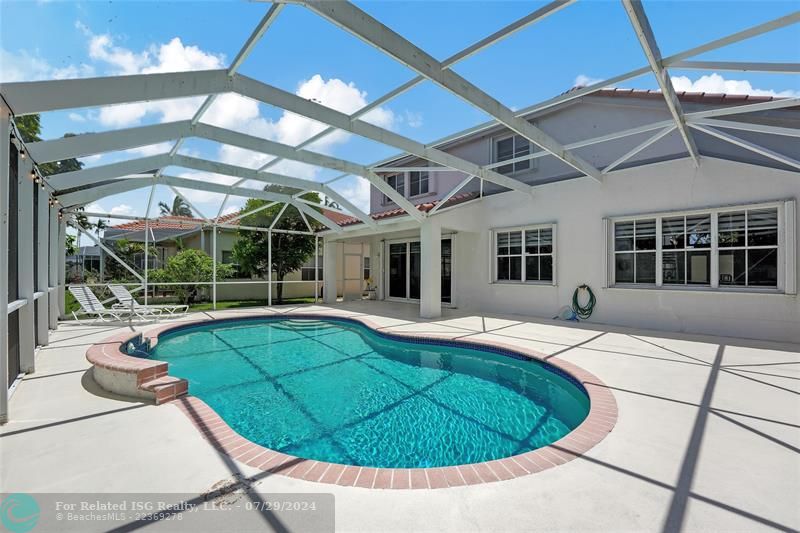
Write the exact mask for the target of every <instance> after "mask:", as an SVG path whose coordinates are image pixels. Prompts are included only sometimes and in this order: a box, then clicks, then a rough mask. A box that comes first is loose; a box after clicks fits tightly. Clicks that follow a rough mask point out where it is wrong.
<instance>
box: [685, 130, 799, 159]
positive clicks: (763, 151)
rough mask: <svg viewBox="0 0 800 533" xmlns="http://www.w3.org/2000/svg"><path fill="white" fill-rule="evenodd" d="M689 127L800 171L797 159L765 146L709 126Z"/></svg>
mask: <svg viewBox="0 0 800 533" xmlns="http://www.w3.org/2000/svg"><path fill="white" fill-rule="evenodd" d="M689 126H690V127H692V128H694V129H696V130H698V131H702V132H703V133H706V134H708V135H711V136H712V137H716V138H718V139H722V140H723V141H726V142H729V143H731V144H733V145H735V146H739V147H740V148H744V149H745V150H750V151H751V152H754V153H756V154H760V155H763V156H764V157H767V158H769V159H772V160H774V161H777V162H779V163H783V164H784V165H788V166H790V167H794V168H797V169H800V161H797V160H796V159H792V158H791V157H789V156H785V155H783V154H779V153H778V152H775V151H773V150H770V149H769V148H764V147H763V146H759V145H757V144H755V143H752V142H750V141H745V140H744V139H741V138H739V137H736V136H735V135H730V134H728V133H723V132H721V131H719V130H717V129H714V128H712V127H709V126H700V125H698V124H692V123H689Z"/></svg>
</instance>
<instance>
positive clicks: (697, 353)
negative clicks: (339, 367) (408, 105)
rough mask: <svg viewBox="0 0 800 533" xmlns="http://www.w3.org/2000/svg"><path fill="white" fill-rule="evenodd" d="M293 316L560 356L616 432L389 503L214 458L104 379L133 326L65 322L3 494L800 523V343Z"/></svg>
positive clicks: (477, 524) (616, 522) (407, 318)
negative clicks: (103, 352) (535, 469)
mask: <svg viewBox="0 0 800 533" xmlns="http://www.w3.org/2000/svg"><path fill="white" fill-rule="evenodd" d="M276 310H277V308H273V309H264V312H265V313H272V312H275V311H276ZM287 310H288V311H292V310H301V311H315V312H330V313H333V314H341V315H354V314H365V315H369V318H370V319H371V320H373V321H375V322H378V323H380V324H382V325H383V326H384V327H385V328H387V329H396V330H414V331H418V332H436V333H438V334H447V335H449V336H452V337H462V338H469V337H479V338H485V339H496V340H498V341H502V342H503V343H509V344H513V343H517V344H520V345H526V346H529V347H532V348H534V349H537V350H539V351H541V352H545V353H547V354H558V356H559V357H561V358H563V359H566V360H569V361H570V362H572V363H575V364H577V365H579V366H581V367H583V368H585V369H586V370H588V371H589V372H592V373H594V374H596V375H597V376H598V377H599V378H600V379H602V380H603V381H604V382H605V383H606V384H607V385H608V386H609V387H610V388H612V389H613V391H614V394H615V397H616V400H617V403H618V405H619V420H618V423H617V426H616V428H615V429H614V430H613V431H612V432H611V434H610V435H609V436H608V437H606V439H605V440H603V441H602V442H601V443H600V444H599V445H598V446H596V447H595V448H593V449H591V450H590V451H589V452H588V453H587V454H586V455H585V456H583V457H581V458H578V459H576V460H574V461H571V462H569V463H567V464H564V465H561V466H558V467H556V468H552V469H549V470H546V471H544V472H541V473H538V474H535V475H530V476H526V477H523V478H518V479H514V480H509V481H502V482H499V483H491V484H485V485H475V486H468V487H458V488H449V489H439V490H408V491H397V490H384V491H381V490H372V489H361V488H353V487H339V486H333V485H321V484H316V483H310V482H305V481H301V480H296V479H291V478H287V477H283V476H269V477H265V476H264V474H263V473H257V472H256V471H255V470H253V469H251V468H250V467H247V466H246V465H243V464H239V463H236V462H232V461H227V460H226V459H225V458H223V457H221V456H220V455H218V454H217V453H216V452H215V451H214V449H213V448H212V447H211V446H210V445H209V444H208V443H207V442H206V441H205V440H204V439H203V438H202V437H201V436H200V435H199V433H198V432H197V430H196V429H195V428H194V427H193V426H192V424H191V423H190V421H189V419H188V418H187V417H186V416H184V415H183V414H182V413H181V412H180V411H179V410H178V409H177V407H176V406H174V405H171V404H167V405H164V406H161V407H156V406H154V405H149V404H143V403H140V402H136V401H131V400H127V399H124V398H119V397H115V396H113V395H111V394H109V393H106V392H104V391H102V390H100V389H99V388H98V387H97V386H96V385H95V384H94V382H93V380H92V378H91V372H90V371H89V363H88V362H87V361H86V360H85V358H84V353H85V351H86V349H87V347H88V345H89V344H91V343H93V342H96V341H99V340H101V339H103V338H104V337H107V336H109V335H111V334H113V333H114V332H116V331H120V329H119V328H115V327H109V326H105V327H104V326H81V325H77V324H70V323H62V325H61V326H60V327H59V329H58V331H56V332H54V333H53V335H52V342H51V344H50V345H49V346H47V347H45V348H42V349H41V350H40V351H39V353H38V355H37V360H36V365H37V370H36V373H35V374H32V375H29V376H27V377H26V378H25V380H24V381H23V382H22V383H21V384H20V385H19V386H18V388H17V390H16V392H15V393H14V396H13V397H12V399H11V403H10V416H11V421H10V422H9V423H8V424H7V425H5V426H3V427H2V429H0V492H3V493H8V492H62V491H64V492H109V493H110V492H175V493H189V494H201V493H203V492H205V491H208V490H209V489H211V488H212V487H213V486H215V485H218V484H219V483H220V482H223V481H225V480H231V479H232V478H233V477H234V476H238V477H239V478H241V477H243V478H249V477H251V476H254V477H253V478H252V479H251V480H250V481H251V482H252V485H253V486H254V487H255V489H256V490H258V491H261V492H328V493H333V494H334V495H335V498H336V527H337V530H340V531H370V532H375V531H415V532H418V531H459V532H462V531H534V530H547V531H553V530H561V531H564V530H572V531H574V530H583V531H587V530H605V531H608V530H615V531H620V530H635V531H676V530H680V529H683V530H686V531H699V530H706V531H707V530H717V531H719V530H725V531H731V530H739V531H754V530H767V529H775V528H777V529H784V530H791V529H795V530H796V529H798V528H800V346H798V345H779V344H773V343H766V342H757V341H746V340H741V339H731V338H718V337H699V336H687V335H671V334H665V333H663V332H648V331H640V330H630V329H623V328H609V327H601V326H595V325H590V324H580V325H576V324H572V323H565V322H553V321H544V320H531V319H530V318H526V317H514V316H505V317H503V316H476V315H465V314H463V313H460V312H458V311H457V310H447V311H446V316H445V317H444V318H443V319H440V320H436V321H430V322H425V321H421V320H419V319H418V318H415V316H416V314H417V308H416V306H409V305H403V304H388V303H383V302H356V303H350V304H342V305H337V306H335V307H321V306H305V307H302V308H288V309H283V311H287ZM247 311H248V312H249V311H252V309H250V310H247ZM208 315H210V316H215V317H221V316H235V315H236V311H225V312H214V313H208ZM148 327H153V326H143V327H142V328H141V329H142V330H146V329H148ZM121 458H124V459H121ZM267 527H268V525H267V524H265V528H267Z"/></svg>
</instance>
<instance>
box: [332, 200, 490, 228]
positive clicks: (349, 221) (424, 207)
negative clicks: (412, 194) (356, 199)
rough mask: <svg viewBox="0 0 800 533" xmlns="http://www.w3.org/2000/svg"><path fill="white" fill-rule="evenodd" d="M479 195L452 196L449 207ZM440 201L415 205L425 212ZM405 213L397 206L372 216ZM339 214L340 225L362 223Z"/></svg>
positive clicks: (378, 218)
mask: <svg viewBox="0 0 800 533" xmlns="http://www.w3.org/2000/svg"><path fill="white" fill-rule="evenodd" d="M477 197H478V193H477V192H465V193H461V194H456V195H454V196H453V197H452V198H450V199H449V200H447V207H452V206H454V205H458V204H463V203H464V202H467V201H469V200H472V199H474V198H477ZM439 202H440V200H434V201H432V202H423V203H421V204H416V205H415V206H414V207H416V208H417V209H419V210H420V211H422V212H423V213H427V212H428V211H430V210H431V209H433V208H434V207H436V204H438V203H439ZM405 214H406V212H405V211H404V210H403V209H402V208H401V207H397V208H395V209H390V210H388V211H382V212H380V213H372V214H371V215H370V216H371V217H372V219H373V220H385V219H387V218H394V217H399V216H402V215H405ZM337 215H338V216H339V220H334V222H336V223H337V224H339V225H340V226H352V225H354V224H361V220H359V219H357V218H356V217H351V216H347V215H341V214H339V213H337ZM331 220H333V219H331Z"/></svg>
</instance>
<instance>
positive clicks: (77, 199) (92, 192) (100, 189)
mask: <svg viewBox="0 0 800 533" xmlns="http://www.w3.org/2000/svg"><path fill="white" fill-rule="evenodd" d="M151 177H152V176H151ZM152 184H153V182H152V181H151V180H147V179H124V180H117V181H115V182H113V183H107V184H105V185H99V186H97V187H92V188H90V189H85V190H80V191H75V192H70V193H67V194H62V195H60V196H59V197H58V201H59V202H61V205H63V206H64V207H72V206H75V205H83V204H89V203H92V202H94V201H96V200H99V199H101V198H105V197H106V196H112V195H114V194H120V193H123V192H129V191H135V190H136V189H143V188H145V187H149V186H151V185H152Z"/></svg>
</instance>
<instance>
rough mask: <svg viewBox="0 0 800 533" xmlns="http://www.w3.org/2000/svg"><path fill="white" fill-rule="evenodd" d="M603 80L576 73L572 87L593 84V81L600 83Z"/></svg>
mask: <svg viewBox="0 0 800 533" xmlns="http://www.w3.org/2000/svg"><path fill="white" fill-rule="evenodd" d="M601 81H603V80H602V79H600V78H592V77H590V76H587V75H586V74H578V75H577V76H575V81H574V82H572V85H573V86H574V87H586V86H587V85H594V84H595V83H600V82H601Z"/></svg>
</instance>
